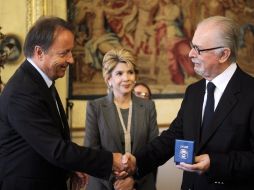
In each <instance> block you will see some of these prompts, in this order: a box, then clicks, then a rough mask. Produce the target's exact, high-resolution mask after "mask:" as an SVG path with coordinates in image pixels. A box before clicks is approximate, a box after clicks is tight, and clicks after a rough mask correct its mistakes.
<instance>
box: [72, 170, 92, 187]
mask: <svg viewBox="0 0 254 190" xmlns="http://www.w3.org/2000/svg"><path fill="white" fill-rule="evenodd" d="M87 182H88V175H87V174H85V173H81V172H75V173H73V175H72V177H71V189H73V190H80V189H81V188H83V187H85V186H86V185H87Z"/></svg>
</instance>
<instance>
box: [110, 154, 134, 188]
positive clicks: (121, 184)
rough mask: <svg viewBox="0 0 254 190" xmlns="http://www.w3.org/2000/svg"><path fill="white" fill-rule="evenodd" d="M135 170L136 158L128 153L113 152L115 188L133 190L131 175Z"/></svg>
mask: <svg viewBox="0 0 254 190" xmlns="http://www.w3.org/2000/svg"><path fill="white" fill-rule="evenodd" d="M135 170H136V158H135V157H134V156H133V155H132V154H130V153H125V154H124V155H122V154H120V153H113V172H114V175H115V177H116V181H115V182H114V188H115V190H133V189H134V183H135V182H134V179H133V177H132V175H133V174H134V172H135Z"/></svg>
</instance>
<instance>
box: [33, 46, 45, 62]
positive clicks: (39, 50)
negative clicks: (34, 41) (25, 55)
mask: <svg viewBox="0 0 254 190" xmlns="http://www.w3.org/2000/svg"><path fill="white" fill-rule="evenodd" d="M43 53H44V51H43V50H42V48H41V47H40V46H35V47H34V56H35V57H36V58H37V59H38V60H40V61H41V60H42V57H43Z"/></svg>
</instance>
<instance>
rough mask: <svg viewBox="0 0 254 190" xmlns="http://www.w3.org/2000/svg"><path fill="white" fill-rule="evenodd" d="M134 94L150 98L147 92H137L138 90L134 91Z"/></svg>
mask: <svg viewBox="0 0 254 190" xmlns="http://www.w3.org/2000/svg"><path fill="white" fill-rule="evenodd" d="M134 94H135V95H136V96H138V97H141V98H147V99H149V98H150V95H149V93H147V92H139V91H134Z"/></svg>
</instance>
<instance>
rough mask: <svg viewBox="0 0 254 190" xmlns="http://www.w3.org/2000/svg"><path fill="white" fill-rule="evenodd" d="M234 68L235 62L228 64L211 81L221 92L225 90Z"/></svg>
mask: <svg viewBox="0 0 254 190" xmlns="http://www.w3.org/2000/svg"><path fill="white" fill-rule="evenodd" d="M236 68H237V66H236V63H232V64H230V65H229V66H228V68H227V69H226V70H225V71H223V72H222V73H221V74H219V75H218V76H217V77H215V78H214V79H213V80H212V81H211V82H213V84H214V85H215V86H216V88H218V89H219V90H220V91H221V92H223V91H224V90H225V88H226V86H227V84H228V82H229V80H230V79H231V77H232V76H233V74H234V73H235V71H236ZM208 82H209V81H206V84H207V83H208Z"/></svg>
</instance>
